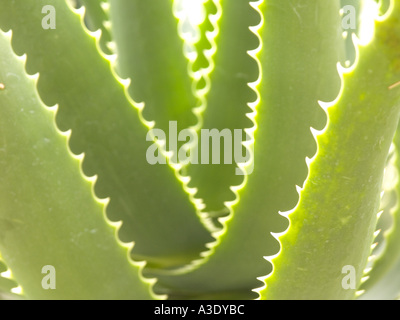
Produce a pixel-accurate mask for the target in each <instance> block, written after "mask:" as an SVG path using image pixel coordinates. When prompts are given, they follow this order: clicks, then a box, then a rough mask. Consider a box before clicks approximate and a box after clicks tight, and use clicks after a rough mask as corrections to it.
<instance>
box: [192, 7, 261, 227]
mask: <svg viewBox="0 0 400 320" xmlns="http://www.w3.org/2000/svg"><path fill="white" fill-rule="evenodd" d="M220 5H221V8H220V10H221V11H222V12H221V13H220V15H221V18H220V19H219V21H218V30H219V33H218V35H217V37H216V39H215V48H214V50H216V54H215V56H214V57H213V61H214V63H215V65H216V66H218V67H217V68H214V69H213V70H212V71H211V73H210V75H209V79H210V83H211V88H210V90H209V92H208V93H207V95H206V97H205V98H206V101H205V105H206V108H205V111H204V112H203V114H202V115H203V125H202V127H201V134H199V144H198V146H196V147H197V151H198V152H197V157H196V158H195V160H196V163H198V164H195V163H193V164H189V165H188V166H187V167H185V174H187V175H188V176H189V177H190V178H191V181H190V183H189V186H190V187H193V188H196V189H198V192H197V193H196V195H195V197H196V198H199V199H201V200H202V201H203V202H204V209H203V211H204V212H205V213H206V214H207V215H208V216H209V217H212V218H214V219H215V218H218V217H220V216H224V215H225V216H226V215H227V213H229V210H228V209H227V208H226V206H225V205H224V202H225V201H232V200H235V198H236V195H235V194H234V192H232V190H231V189H230V187H231V186H238V185H240V184H241V183H243V172H242V171H240V170H239V169H238V167H237V164H236V161H238V159H237V157H236V151H239V152H240V154H241V155H242V154H245V152H246V149H245V148H244V146H243V145H242V143H241V142H242V141H243V140H246V137H247V135H246V133H245V131H244V129H245V128H251V127H253V125H254V124H253V122H252V121H251V119H249V118H248V117H247V116H246V114H247V113H250V112H251V111H252V110H251V108H250V107H249V106H248V103H250V102H253V101H255V100H257V95H256V93H255V92H254V90H253V89H252V88H250V87H249V86H248V83H251V82H255V81H256V80H257V78H258V76H259V68H258V65H257V62H256V61H255V60H254V59H253V58H252V57H251V56H250V55H249V54H248V51H249V50H254V49H256V48H257V47H258V45H259V41H258V38H257V37H256V35H255V34H254V33H253V32H252V31H251V30H250V29H249V27H251V26H255V25H257V24H259V23H260V15H259V14H258V13H257V12H256V11H255V10H254V9H253V8H252V7H251V6H250V5H249V1H248V0H244V1H243V0H241V1H234V2H233V1H231V2H229V1H221V3H220ZM222 113H223V116H221V114H222ZM206 130H208V131H206ZM207 132H209V133H210V136H207V135H206V133H207ZM237 132H238V133H239V136H238V137H239V140H238V139H236V141H234V138H237V136H236V133H237ZM199 133H200V132H199ZM225 134H227V136H226V135H225ZM225 136H226V137H225ZM218 142H220V147H219V148H218V149H217V150H216V149H214V148H215V146H216V145H217V143H218ZM236 142H238V143H236ZM207 144H208V145H209V147H207ZM235 148H236V151H235V152H234V149H235ZM225 150H226V151H227V152H225ZM216 152H219V155H220V156H219V157H218V155H217V154H216ZM239 160H240V161H242V159H239ZM247 160H249V159H247ZM237 170H238V171H239V174H238V171H237ZM215 181H219V183H215ZM215 222H217V223H218V221H215Z"/></svg>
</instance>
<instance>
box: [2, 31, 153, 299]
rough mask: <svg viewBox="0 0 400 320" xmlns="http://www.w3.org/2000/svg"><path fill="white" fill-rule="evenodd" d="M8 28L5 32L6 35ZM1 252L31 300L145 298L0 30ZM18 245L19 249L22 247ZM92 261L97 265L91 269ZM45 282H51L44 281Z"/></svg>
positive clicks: (101, 207)
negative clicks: (0, 83)
mask: <svg viewBox="0 0 400 320" xmlns="http://www.w3.org/2000/svg"><path fill="white" fill-rule="evenodd" d="M10 34H11V33H10ZM0 57H1V59H0V79H1V82H2V86H1V88H2V89H1V90H0V106H1V107H0V128H1V129H0V141H1V148H0V150H1V151H0V200H1V201H0V222H1V223H0V234H1V236H0V250H1V253H2V256H3V258H4V260H5V261H6V263H7V265H8V267H9V268H10V269H11V270H12V274H13V276H14V278H15V279H16V281H17V282H18V283H19V285H20V286H21V288H22V292H23V294H24V295H26V297H27V298H30V299H150V298H152V297H154V296H153V294H152V293H151V288H150V283H148V282H146V281H145V279H144V278H143V277H142V276H141V275H140V272H141V267H142V266H143V264H141V265H139V264H135V263H134V262H133V261H132V260H130V258H129V253H130V246H123V245H122V244H121V243H120V242H119V241H118V240H117V237H116V228H115V227H113V226H112V224H111V223H110V222H109V221H107V219H106V217H105V203H106V202H102V201H100V200H98V199H96V198H95V196H94V195H93V192H92V187H93V185H92V182H91V181H90V180H89V179H87V178H85V177H84V176H83V175H82V173H81V169H80V165H81V161H80V158H79V157H76V156H73V155H72V154H71V153H70V151H69V149H68V143H67V136H68V135H67V134H62V133H60V132H59V131H58V129H57V128H56V126H55V111H56V108H53V109H51V110H50V109H49V108H47V107H46V106H45V105H43V103H42V102H41V100H40V98H39V96H38V94H37V91H36V81H35V80H34V79H35V78H34V77H31V76H28V75H26V73H25V70H24V63H23V60H24V59H21V58H18V57H17V56H16V55H15V54H14V52H13V51H12V49H11V39H10V36H6V35H5V34H3V33H2V32H1V31H0ZM21 248H23V250H22V249H21ZM93 266H96V267H93ZM48 286H50V288H49V287H48Z"/></svg>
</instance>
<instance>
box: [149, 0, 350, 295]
mask: <svg viewBox="0 0 400 320" xmlns="http://www.w3.org/2000/svg"><path fill="white" fill-rule="evenodd" d="M241 3H242V4H243V3H244V1H243V2H241ZM250 3H251V2H250V1H247V5H248V6H249V5H250ZM222 4H223V6H222V8H223V12H222V14H223V15H222V18H221V19H231V20H230V21H231V24H233V23H234V21H235V19H237V16H236V15H231V16H230V15H228V16H225V17H224V12H229V11H228V10H232V8H233V7H236V8H241V11H242V12H243V11H244V7H245V6H244V4H243V6H239V5H238V4H237V3H236V5H235V4H233V3H232V2H231V1H229V0H226V1H225V2H222ZM252 5H253V6H254V7H256V8H259V10H260V14H262V16H263V22H262V23H261V24H260V25H259V26H258V27H256V28H253V32H255V33H256V34H259V35H260V40H261V41H262V42H261V45H260V47H259V49H258V50H255V51H253V52H250V54H251V55H252V57H253V58H254V59H256V61H258V62H259V65H261V66H263V67H262V69H261V70H262V75H261V77H260V79H259V82H256V83H253V84H252V88H253V89H254V90H255V91H257V92H258V94H259V97H260V99H259V100H257V101H256V102H255V103H253V104H250V106H251V107H252V108H254V109H255V112H253V113H252V114H251V115H250V118H251V119H253V120H254V122H255V125H254V126H253V128H252V130H248V134H251V135H252V137H253V139H252V143H254V146H252V145H250V146H248V148H249V150H250V152H251V155H252V157H253V158H252V159H253V161H252V162H250V163H249V164H247V166H244V167H243V170H245V171H246V172H247V175H246V176H244V177H245V180H244V182H243V184H242V185H240V186H239V187H237V188H233V190H234V191H235V192H236V193H237V195H238V197H237V199H236V201H232V202H230V203H227V206H228V208H229V209H230V211H231V213H230V215H229V216H228V217H227V218H226V219H221V222H222V223H223V225H224V229H223V230H222V231H221V232H219V233H215V234H214V235H215V236H216V237H217V239H218V240H217V242H216V243H214V244H213V247H212V249H211V251H210V252H209V253H208V255H207V258H206V259H205V260H203V261H202V262H199V263H197V264H194V265H193V266H192V268H188V269H186V270H182V272H181V274H175V275H171V276H165V277H163V276H160V277H159V278H158V282H157V283H156V285H155V287H154V288H155V290H157V292H160V293H161V292H167V293H169V294H171V296H174V295H176V296H177V297H188V296H189V297H195V298H203V297H206V298H210V297H212V298H216V299H226V298H229V299H233V298H235V299H243V298H246V299H251V298H256V297H257V294H256V293H254V292H252V289H254V288H256V287H257V286H259V285H260V282H259V281H258V280H257V277H260V276H262V275H263V274H264V275H265V274H267V273H268V272H270V271H271V266H270V265H268V264H267V263H266V262H265V261H264V259H262V256H264V255H267V254H269V255H271V254H275V253H277V252H278V251H279V246H278V243H277V241H276V240H275V239H274V238H273V237H272V236H271V235H270V234H269V233H270V232H281V231H284V230H285V228H286V227H287V223H286V219H285V218H283V217H281V216H280V215H279V214H278V212H279V211H285V210H289V209H290V208H292V207H293V206H295V204H296V201H297V199H298V195H297V193H296V189H295V185H296V184H297V185H302V183H303V181H304V179H305V178H306V176H307V166H306V162H305V158H306V156H312V155H313V154H314V153H315V140H314V137H313V136H312V134H311V132H310V126H316V127H318V126H321V127H322V126H323V124H322V122H323V120H324V119H323V116H324V112H323V111H322V109H321V108H320V107H319V105H318V103H317V100H318V99H329V98H332V99H333V98H334V96H335V95H336V94H337V92H338V91H339V85H340V79H339V76H338V74H337V70H336V62H337V61H338V58H339V57H340V55H341V54H343V50H344V49H343V39H342V37H341V33H340V32H338V29H340V28H338V26H339V23H340V19H339V18H340V17H339V2H338V1H330V2H329V3H326V1H323V0H321V1H313V2H307V3H304V1H295V2H293V1H292V2H280V3H279V4H277V3H276V2H275V1H272V0H271V1H259V2H254V3H252ZM225 10H226V11H225ZM230 12H231V13H232V11H230ZM236 14H238V12H236ZM282 21H285V28H278V26H280V25H281V23H282ZM221 23H223V21H222V20H221ZM226 25H229V24H226ZM315 30H318V32H315ZM224 32H225V31H224V30H223V29H222V27H221V31H220V34H221V35H222V34H223V33H224ZM278 48H279V50H277V49H278ZM232 50H233V49H232ZM238 50H239V49H238ZM231 54H233V53H231ZM217 55H218V52H217ZM305 72H307V73H306V76H305ZM244 85H245V83H243V86H244ZM243 90H244V89H243ZM252 164H254V167H253V166H252ZM206 294H207V295H206Z"/></svg>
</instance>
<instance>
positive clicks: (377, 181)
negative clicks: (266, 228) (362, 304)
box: [260, 2, 400, 299]
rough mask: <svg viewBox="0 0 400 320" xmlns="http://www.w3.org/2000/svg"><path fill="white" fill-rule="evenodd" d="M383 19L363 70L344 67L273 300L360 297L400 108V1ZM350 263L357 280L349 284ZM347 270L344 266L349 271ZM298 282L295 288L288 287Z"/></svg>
mask: <svg viewBox="0 0 400 320" xmlns="http://www.w3.org/2000/svg"><path fill="white" fill-rule="evenodd" d="M392 4H393V5H394V6H395V8H394V10H393V12H392V13H391V15H390V17H389V18H387V20H386V21H384V22H381V21H380V22H376V34H375V38H374V41H373V43H371V44H369V45H365V46H360V47H359V48H358V49H359V55H358V57H357V58H358V60H357V62H356V64H355V68H353V69H350V70H346V71H341V73H342V77H343V84H342V90H341V93H340V95H339V97H338V98H337V100H336V101H335V102H334V104H329V106H330V107H329V108H327V112H328V116H329V122H328V125H327V127H326V128H325V129H324V130H323V131H322V133H320V134H318V135H317V142H318V153H317V154H316V156H315V157H314V158H313V159H312V161H311V163H310V165H309V167H310V172H309V176H308V178H307V181H306V183H305V187H304V189H303V190H302V191H301V194H300V200H299V202H298V204H297V206H296V207H295V209H294V210H293V211H292V212H290V213H289V219H290V227H289V229H288V231H287V232H286V233H285V234H284V235H283V236H280V237H279V241H280V242H281V246H282V249H281V252H280V253H279V255H278V256H277V257H275V258H273V259H272V263H273V265H274V272H273V273H272V275H270V276H269V277H267V278H266V288H264V289H262V290H261V291H260V293H261V298H265V299H289V298H290V299H346V298H347V299H348V298H353V297H354V296H355V291H356V288H357V287H358V286H359V284H360V280H361V277H362V276H363V270H364V267H365V265H366V262H367V258H368V256H369V254H370V251H371V249H370V246H371V243H372V240H373V234H374V231H375V226H376V220H377V212H378V208H379V195H380V192H381V185H382V176H383V169H384V166H385V163H386V157H387V154H388V151H389V147H390V144H391V142H392V139H393V136H394V133H395V130H396V127H397V123H398V119H399V111H400V110H399V108H400V91H399V88H397V89H396V88H392V87H391V85H393V83H395V82H396V81H398V80H399V78H400V65H399V63H398V61H399V58H400V55H399V52H398V50H397V48H396V46H395V44H397V43H398V42H399V40H400V38H399V37H400V23H399V18H400V6H399V3H398V2H392ZM348 268H350V269H352V270H353V275H354V282H355V284H356V285H354V286H353V285H351V286H350V287H347V285H343V282H346V281H347V280H346V279H347V278H346V276H348V274H347V273H346V272H347V270H348ZM343 270H344V271H343ZM288 287H290V288H291V290H290V291H289V290H287V288H288Z"/></svg>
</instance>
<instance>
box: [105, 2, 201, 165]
mask: <svg viewBox="0 0 400 320" xmlns="http://www.w3.org/2000/svg"><path fill="white" fill-rule="evenodd" d="M172 3H173V1H172V0H152V1H143V0H110V17H111V22H112V36H113V39H114V41H115V43H116V51H117V53H118V61H117V63H118V73H119V75H120V76H121V77H123V78H130V79H131V80H132V84H131V86H130V87H129V93H130V95H131V96H132V98H133V99H134V100H135V101H138V102H144V103H145V105H146V107H145V108H144V110H143V117H144V118H145V119H146V120H148V121H155V127H156V128H159V129H162V130H163V131H164V132H165V133H166V134H167V137H169V136H170V135H169V134H168V133H169V132H170V129H169V128H170V127H169V123H170V121H176V122H177V131H178V132H180V131H181V130H182V129H186V128H189V127H191V126H195V125H196V124H197V123H198V121H199V119H198V118H197V116H195V114H194V113H193V109H194V108H196V107H197V103H198V102H197V100H196V98H195V96H194V95H193V92H192V80H191V78H190V76H189V75H188V61H187V59H186V58H185V56H184V53H183V41H182V39H181V38H180V37H179V35H178V21H177V19H176V18H175V17H174V15H173V10H172V9H173V6H172ZM178 146H179V145H178ZM166 149H167V150H172V151H177V150H176V148H175V147H173V146H172V145H170V143H169V139H167V146H166ZM174 162H176V161H174Z"/></svg>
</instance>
